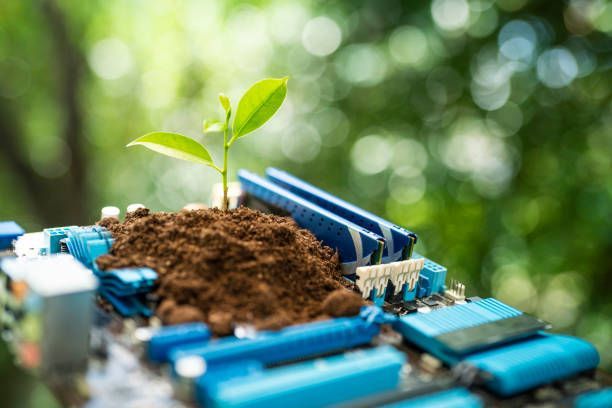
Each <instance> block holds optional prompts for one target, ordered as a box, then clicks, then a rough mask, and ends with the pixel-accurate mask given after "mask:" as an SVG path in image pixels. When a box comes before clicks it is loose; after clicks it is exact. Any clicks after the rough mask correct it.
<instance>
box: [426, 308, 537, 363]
mask: <svg viewBox="0 0 612 408" xmlns="http://www.w3.org/2000/svg"><path fill="white" fill-rule="evenodd" d="M547 327H548V323H546V322H544V321H542V320H540V319H536V318H535V317H532V316H529V315H526V314H521V315H519V316H515V317H510V318H507V319H502V320H495V321H492V322H490V323H485V324H481V325H478V326H473V327H468V328H466V329H461V330H455V331H452V332H449V333H444V334H441V335H439V336H437V337H436V340H438V341H439V342H440V343H442V344H443V345H444V346H445V347H447V348H448V349H450V350H452V351H453V352H454V353H457V354H465V353H468V352H470V351H473V350H477V349H481V348H484V347H486V346H488V345H493V344H499V343H502V342H508V341H511V340H516V339H519V338H521V337H524V336H529V335H532V334H533V333H535V332H537V331H538V330H542V329H545V328H547Z"/></svg>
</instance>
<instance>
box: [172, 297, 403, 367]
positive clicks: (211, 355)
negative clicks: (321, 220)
mask: <svg viewBox="0 0 612 408" xmlns="http://www.w3.org/2000/svg"><path fill="white" fill-rule="evenodd" d="M390 320H395V317H394V316H390V315H386V314H384V313H383V312H382V310H380V309H379V308H376V307H364V308H363V309H362V311H361V314H360V315H359V316H356V317H343V318H337V319H330V320H325V321H320V322H314V323H307V324H301V325H297V326H290V327H286V328H284V329H282V330H279V331H277V332H265V333H262V334H260V335H259V336H258V337H255V338H253V339H237V338H234V337H226V338H222V339H219V340H217V341H214V342H210V343H208V344H206V345H203V346H186V347H179V348H176V349H174V350H173V351H172V352H171V353H170V361H171V363H172V365H173V367H174V366H175V363H176V361H177V360H178V359H180V358H181V357H184V356H188V355H198V356H201V357H202V358H204V359H205V360H206V364H220V363H229V362H235V361H239V360H255V361H259V362H261V363H263V364H275V363H280V362H284V361H291V360H296V359H300V358H306V357H313V356H317V355H321V354H326V353H332V352H339V351H343V350H345V349H348V348H352V347H356V346H360V345H363V344H368V343H370V341H371V340H372V338H374V336H376V335H377V334H378V333H379V332H380V325H381V324H382V323H385V322H389V321H390Z"/></svg>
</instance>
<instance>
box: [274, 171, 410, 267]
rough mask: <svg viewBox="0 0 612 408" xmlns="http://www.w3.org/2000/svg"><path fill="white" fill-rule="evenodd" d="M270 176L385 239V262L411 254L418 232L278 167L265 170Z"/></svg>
mask: <svg viewBox="0 0 612 408" xmlns="http://www.w3.org/2000/svg"><path fill="white" fill-rule="evenodd" d="M266 176H267V177H268V179H269V180H270V181H272V182H274V183H275V184H278V185H279V186H281V187H283V188H286V189H287V190H289V191H291V192H292V193H294V194H296V195H298V196H300V197H302V198H304V199H306V200H308V201H310V202H312V203H314V204H316V205H318V206H319V207H321V208H324V209H326V210H328V211H330V212H332V213H334V214H336V215H338V216H340V217H342V218H344V219H346V220H348V221H351V222H353V223H355V224H357V225H359V226H360V227H362V228H365V229H367V230H368V231H371V232H373V233H375V234H377V235H379V236H381V237H383V238H384V239H385V249H384V252H383V254H382V255H383V256H382V262H383V263H388V262H394V261H398V260H400V259H407V258H409V257H410V256H411V254H412V249H413V248H414V244H416V242H417V235H416V234H415V233H414V232H410V231H408V230H406V229H404V228H402V227H399V226H397V225H394V224H392V223H390V222H389V221H387V220H385V219H383V218H380V217H378V216H376V215H374V214H371V213H369V212H367V211H365V210H363V209H361V208H359V207H357V206H354V205H352V204H350V203H347V202H346V201H344V200H341V199H339V198H337V197H335V196H333V195H331V194H329V193H327V192H325V191H323V190H321V189H319V188H317V187H315V186H313V185H310V184H308V183H306V182H304V181H302V180H300V179H298V178H297V177H294V176H292V175H291V174H289V173H287V172H284V171H282V170H278V169H275V168H268V169H266Z"/></svg>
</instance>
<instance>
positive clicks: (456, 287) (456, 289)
mask: <svg viewBox="0 0 612 408" xmlns="http://www.w3.org/2000/svg"><path fill="white" fill-rule="evenodd" d="M444 296H446V297H448V298H449V299H452V300H454V301H460V302H461V301H464V300H465V285H464V284H463V283H461V282H459V281H456V280H452V281H451V285H450V288H449V289H447V290H446V291H444Z"/></svg>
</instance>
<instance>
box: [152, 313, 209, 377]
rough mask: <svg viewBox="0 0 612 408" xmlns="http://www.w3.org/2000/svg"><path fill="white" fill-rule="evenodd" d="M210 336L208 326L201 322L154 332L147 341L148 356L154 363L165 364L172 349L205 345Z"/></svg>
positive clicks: (168, 327)
mask: <svg viewBox="0 0 612 408" xmlns="http://www.w3.org/2000/svg"><path fill="white" fill-rule="evenodd" d="M210 336H211V332H210V329H209V328H208V326H206V325H205V324H204V323H200V322H196V323H185V324H178V325H174V326H167V327H162V328H160V329H158V330H156V331H155V332H153V333H152V335H151V337H150V339H149V340H148V341H147V356H148V358H149V360H151V361H153V362H158V363H160V362H164V361H167V360H168V356H169V354H170V351H171V350H172V349H174V348H176V347H182V346H187V345H196V344H197V345H203V344H204V343H206V341H208V339H210ZM179 371H180V370H179Z"/></svg>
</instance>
